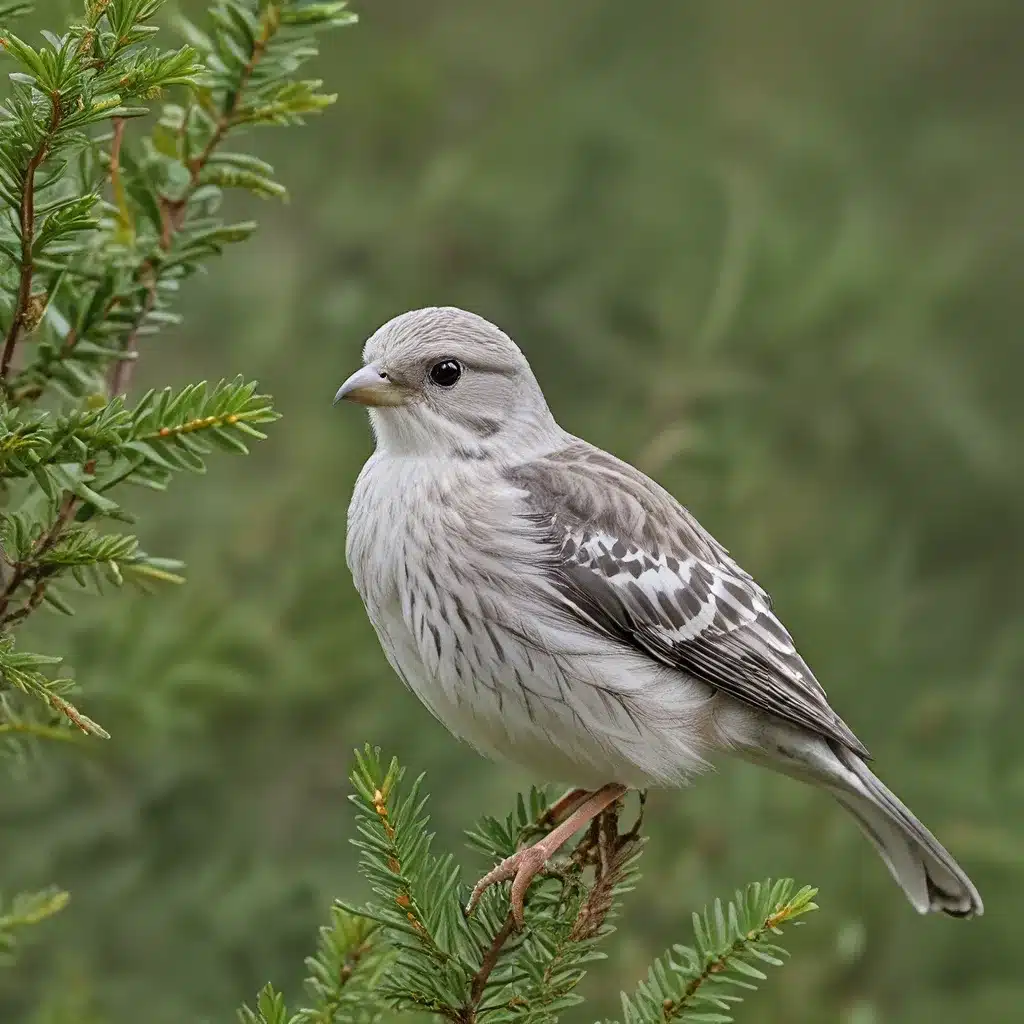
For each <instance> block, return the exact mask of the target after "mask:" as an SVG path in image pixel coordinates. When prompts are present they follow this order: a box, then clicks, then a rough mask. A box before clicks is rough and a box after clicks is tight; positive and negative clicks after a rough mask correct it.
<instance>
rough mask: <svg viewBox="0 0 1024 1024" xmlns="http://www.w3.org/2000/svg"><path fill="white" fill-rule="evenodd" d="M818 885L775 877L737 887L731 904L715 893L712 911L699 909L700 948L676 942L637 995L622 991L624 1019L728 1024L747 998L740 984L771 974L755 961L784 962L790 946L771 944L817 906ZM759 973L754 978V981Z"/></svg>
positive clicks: (642, 1023) (633, 1023) (626, 1022)
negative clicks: (797, 884)
mask: <svg viewBox="0 0 1024 1024" xmlns="http://www.w3.org/2000/svg"><path fill="white" fill-rule="evenodd" d="M816 892H817V890H816V889H812V888H811V887H810V886H804V887H803V888H802V889H800V890H798V891H797V892H795V893H794V892H793V882H792V881H791V880H790V879H781V880H779V881H777V882H774V883H773V882H772V881H771V880H768V881H766V882H763V883H760V882H755V883H754V884H752V885H750V886H748V887H747V889H746V891H745V892H742V893H741V892H737V893H736V899H735V901H731V902H729V903H728V904H727V906H726V907H725V908H723V906H722V902H721V900H717V899H716V900H715V903H714V910H713V913H712V914H709V913H708V911H707V909H706V908H705V910H704V913H703V915H699V914H694V915H693V928H694V935H695V939H696V948H691V947H689V946H680V945H677V946H674V947H673V948H672V950H671V951H670V952H668V953H666V954H665V955H664V956H663V957H661V958H660V959H659V960H657V961H655V963H654V965H653V966H652V967H651V969H650V971H649V972H648V976H647V980H646V981H645V982H641V983H640V985H639V986H638V987H637V990H636V992H635V993H634V994H633V995H632V996H626V995H625V994H624V995H623V997H622V1013H623V1018H622V1019H623V1024H669V1022H671V1021H680V1022H686V1021H707V1022H719V1024H728V1022H730V1021H731V1020H732V1019H733V1018H732V1016H731V1014H730V1013H729V1012H728V1011H729V1009H730V1007H731V1005H732V1004H734V1003H737V1002H740V1001H741V1000H742V996H740V995H739V994H737V993H736V992H735V991H734V990H735V989H737V988H739V989H744V990H752V989H754V988H756V985H755V984H754V982H757V981H764V980H765V979H766V978H767V975H766V974H765V973H764V972H763V971H762V970H760V969H759V968H758V967H757V966H755V964H756V963H763V964H770V965H772V966H775V967H778V966H781V965H782V962H783V961H782V959H781V958H782V957H783V956H785V955H787V954H786V951H785V950H784V949H782V948H781V947H779V946H776V945H773V944H770V943H769V942H768V941H767V939H768V937H769V935H780V934H781V928H782V925H784V924H795V925H799V924H802V923H803V922H802V921H797V920H796V918H798V917H800V916H801V915H803V914H807V913H809V912H810V911H812V910H816V909H817V905H816V904H815V903H814V902H813V899H814V896H815V894H816ZM751 979H753V980H751Z"/></svg>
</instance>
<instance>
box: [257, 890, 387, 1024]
mask: <svg viewBox="0 0 1024 1024" xmlns="http://www.w3.org/2000/svg"><path fill="white" fill-rule="evenodd" d="M376 933H377V927H376V926H375V925H373V924H372V923H371V922H369V921H367V920H366V919H364V918H360V917H355V916H353V915H351V914H348V913H346V912H345V911H344V910H342V909H341V908H339V907H332V908H331V923H330V925H325V926H324V927H322V928H321V929H320V940H319V943H318V948H317V953H316V955H315V956H311V957H307V959H306V968H307V970H308V971H309V976H308V977H307V979H306V989H307V991H309V993H310V994H311V995H312V997H313V1004H312V1005H311V1006H307V1007H303V1008H302V1009H300V1010H298V1011H296V1012H295V1013H294V1014H291V1013H289V1011H288V1008H287V1006H286V1005H285V1001H284V998H283V996H281V995H280V994H279V993H277V992H275V991H274V989H273V987H272V986H271V985H266V986H264V988H263V990H262V991H261V992H260V994H259V996H258V998H257V1002H256V1009H255V1010H252V1009H250V1008H249V1007H248V1006H243V1007H242V1008H241V1010H239V1012H238V1019H239V1021H240V1024H376V1022H377V1021H379V1020H380V1018H381V1017H382V1016H383V1012H384V1004H383V1003H382V1002H381V1000H380V999H379V998H377V986H378V983H379V981H380V978H381V975H382V973H383V971H384V970H385V969H386V968H387V965H388V962H389V955H388V951H387V949H386V947H384V945H383V944H382V943H380V942H378V941H377V938H378V936H377V934H376Z"/></svg>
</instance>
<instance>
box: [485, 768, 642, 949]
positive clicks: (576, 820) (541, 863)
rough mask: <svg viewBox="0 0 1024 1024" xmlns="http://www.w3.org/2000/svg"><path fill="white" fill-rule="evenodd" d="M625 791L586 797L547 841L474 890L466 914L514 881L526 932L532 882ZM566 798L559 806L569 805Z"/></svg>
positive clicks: (517, 916)
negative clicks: (488, 893)
mask: <svg viewBox="0 0 1024 1024" xmlns="http://www.w3.org/2000/svg"><path fill="white" fill-rule="evenodd" d="M625 792H626V787H625V786H621V785H619V784H618V783H614V782H612V783H609V784H608V785H607V786H602V787H601V788H600V789H599V790H597V791H596V792H594V793H589V794H586V796H585V798H584V800H583V802H582V803H581V804H579V805H578V806H575V809H574V810H572V813H570V814H569V816H568V817H567V818H566V819H565V820H564V821H563V822H562V823H561V824H560V825H558V827H557V828H556V829H554V831H552V832H549V833H548V834H547V835H546V836H544V838H543V839H538V840H537V842H535V843H534V844H533V845H532V846H526V847H524V848H523V849H522V850H517V851H516V852H515V853H513V854H512V855H511V856H510V857H506V858H505V859H504V860H503V861H502V862H501V863H500V864H499V865H498V866H497V867H496V868H494V869H493V870H492V871H488V872H487V874H486V875H484V877H483V878H481V879H480V881H479V882H477V883H476V885H475V886H474V887H473V892H472V893H471V894H470V897H469V903H468V904H467V905H466V914H467V915H468V914H472V913H473V910H474V909H475V908H476V905H477V904H478V903H479V902H480V897H481V896H482V895H483V894H484V893H485V892H486V891H487V890H488V889H489V888H490V887H491V886H492V885H495V884H496V883H498V882H507V881H509V879H511V880H512V895H511V903H512V919H513V920H514V921H515V924H516V927H517V928H519V929H522V927H523V922H524V913H523V901H524V900H525V899H526V891H527V889H529V888H530V883H531V882H532V881H533V880H534V879H535V878H536V877H537V875H539V874H540V873H541V872H542V871H543V870H544V868H545V865H546V864H547V862H548V858H549V857H551V856H553V855H554V854H555V853H557V852H558V850H560V849H561V848H562V847H563V846H564V845H565V844H566V843H567V842H568V841H569V840H570V839H571V838H572V837H573V836H574V835H575V834H576V833H577V832H578V831H579V830H580V829H581V828H583V827H584V826H585V825H587V824H589V823H590V822H591V821H593V820H594V819H595V818H596V817H597V816H598V815H600V813H601V812H602V811H603V810H604V809H605V808H606V807H608V806H609V805H611V804H614V803H615V802H616V801H617V800H618V799H620V798H621V797H622V796H623V795H624V794H625ZM570 796H571V797H573V798H574V799H573V801H572V803H573V804H574V805H575V803H576V800H575V797H576V794H575V792H571V793H569V794H566V798H567V797H570ZM566 798H563V800H562V801H559V803H563V802H568V801H567V800H566Z"/></svg>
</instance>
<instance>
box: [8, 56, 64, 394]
mask: <svg viewBox="0 0 1024 1024" xmlns="http://www.w3.org/2000/svg"><path fill="white" fill-rule="evenodd" d="M0 46H2V47H3V48H4V49H7V48H8V46H9V43H8V41H7V40H6V39H4V38H3V37H2V36H0ZM60 104H61V100H60V93H56V94H51V96H50V123H49V125H48V127H47V130H46V132H45V133H44V134H43V137H42V139H41V140H40V142H39V145H38V146H37V147H36V150H35V152H34V153H33V154H32V156H31V157H30V158H29V161H28V164H27V165H26V167H25V174H24V183H23V185H22V189H21V204H20V207H19V217H18V224H19V228H20V235H21V270H20V274H19V278H18V295H17V299H16V300H15V304H14V311H13V313H12V314H11V322H10V325H9V326H8V328H7V334H6V336H5V337H4V348H3V354H2V355H0V381H3V382H4V383H5V384H6V382H7V374H8V373H9V372H10V369H11V360H12V359H13V357H14V350H15V348H16V347H17V344H18V336H19V334H20V333H21V329H22V327H23V326H25V323H26V320H27V319H28V316H29V305H30V303H31V301H32V276H33V273H34V271H35V263H34V261H33V259H32V244H33V242H34V240H35V224H36V215H35V198H36V172H37V171H38V170H39V167H40V165H41V164H42V162H43V161H44V160H45V159H46V154H47V152H48V151H49V148H50V145H51V143H52V142H53V137H54V135H55V134H56V132H57V129H58V128H59V127H60V120H61V107H60Z"/></svg>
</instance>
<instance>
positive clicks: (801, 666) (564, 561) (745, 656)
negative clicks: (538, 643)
mask: <svg viewBox="0 0 1024 1024" xmlns="http://www.w3.org/2000/svg"><path fill="white" fill-rule="evenodd" d="M509 477H510V480H511V481H512V482H513V483H514V484H515V485H516V486H518V487H520V488H521V489H522V490H523V491H525V492H526V494H527V499H526V500H527V503H528V506H529V508H530V510H531V511H530V514H531V516H532V517H533V518H534V520H535V521H536V522H537V523H538V524H539V525H541V527H542V528H543V529H544V530H546V532H547V536H548V542H549V556H550V560H549V573H550V576H551V578H552V582H553V583H554V585H555V587H556V588H557V590H558V592H559V593H560V594H561V596H562V598H563V599H564V600H565V601H566V602H567V604H568V605H569V606H570V608H571V610H572V611H573V613H574V614H575V615H576V616H577V617H578V618H579V619H580V620H582V621H584V622H586V623H587V624H588V625H590V626H591V627H593V628H596V629H598V630H600V631H602V632H603V633H604V634H605V635H607V636H610V637H613V638H615V639H616V640H618V641H619V642H621V643H623V644H626V645H629V646H632V647H633V648H636V649H638V650H641V651H643V652H645V653H646V654H648V655H649V656H650V657H652V658H654V659H656V660H657V661H658V662H660V663H662V664H664V665H667V666H670V667H672V668H676V669H680V670H682V671H683V672H685V673H686V674H687V675H688V676H690V677H691V678H694V679H697V680H699V681H701V682H703V683H707V684H709V685H711V686H713V687H715V688H716V689H719V690H722V691H724V692H726V693H728V694H729V695H730V696H732V697H734V698H736V699H738V700H741V701H743V702H744V703H746V704H748V705H751V706H753V707H755V708H757V709H758V710H760V711H766V712H769V713H770V714H772V715H776V716H778V717H779V718H781V719H784V720H785V721H788V722H792V723H794V724H796V725H799V726H801V727H803V728H805V729H809V730H811V731H812V732H815V733H819V734H821V735H823V736H826V737H828V738H830V739H833V740H835V741H837V742H838V743H841V744H842V745H843V746H845V747H847V748H848V749H849V750H851V751H853V752H854V753H856V754H857V755H859V756H860V757H865V758H866V757H868V756H869V754H868V751H867V749H866V748H865V747H864V745H863V744H862V743H861V742H860V740H858V739H857V737H856V736H855V735H854V734H853V732H852V731H851V730H850V728H849V727H848V726H847V725H846V724H845V723H844V722H843V721H842V719H841V718H840V717H839V716H838V715H837V714H836V713H835V712H834V711H833V710H832V708H831V707H830V706H829V704H828V700H827V698H826V696H825V691H824V690H823V689H822V687H821V685H820V684H819V683H818V681H817V680H816V679H815V678H814V675H813V673H812V672H811V670H810V668H808V666H807V664H806V663H805V662H804V660H803V659H802V658H801V657H800V655H799V654H798V653H797V651H796V648H795V646H794V644H793V640H792V638H791V637H790V635H789V633H788V632H787V631H786V629H785V628H784V627H783V626H782V624H781V623H780V622H779V620H778V619H777V618H776V616H775V615H774V613H773V612H772V607H771V599H770V598H769V597H768V595H767V594H766V593H765V591H764V590H762V589H761V587H759V586H758V585H757V583H755V582H754V580H753V579H752V578H751V577H750V576H749V575H748V574H747V573H745V572H744V571H743V570H742V569H741V568H740V567H739V566H738V565H737V564H736V563H735V562H734V561H733V560H732V559H731V558H730V557H729V553H728V552H727V551H726V550H725V548H723V547H722V546H721V545H720V544H719V543H718V542H717V541H716V540H715V539H714V538H713V537H712V536H711V535H710V534H708V533H707V532H706V531H705V530H704V529H703V528H702V527H701V526H700V524H699V523H698V522H697V521H696V519H694V517H693V516H692V515H691V514H690V513H689V512H688V511H687V510H686V509H685V508H683V507H682V506H681V505H680V504H679V503H678V502H677V501H676V500H675V499H674V498H673V497H672V496H671V495H670V494H669V493H668V492H667V491H665V490H664V489H663V488H661V487H659V486H658V485H657V484H656V483H654V481H653V480H650V479H649V478H648V477H646V476H645V475H644V474H643V473H641V472H640V471H639V470H636V469H634V468H633V467H632V466H629V465H628V464H626V463H624V462H621V461H620V460H619V459H616V458H615V457H614V456H612V455H609V454H607V453H606V452H603V451H600V450H599V449H597V448H594V447H592V446H591V445H589V444H587V443H586V442H583V441H577V440H574V441H573V442H572V443H570V444H569V445H568V446H566V447H565V448H563V449H561V450H559V451H557V452H555V453H553V454H551V455H549V456H546V457H543V458H540V459H536V460H534V461H531V462H528V463H524V464H521V465H518V466H516V467H514V468H513V469H511V470H510V471H509Z"/></svg>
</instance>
